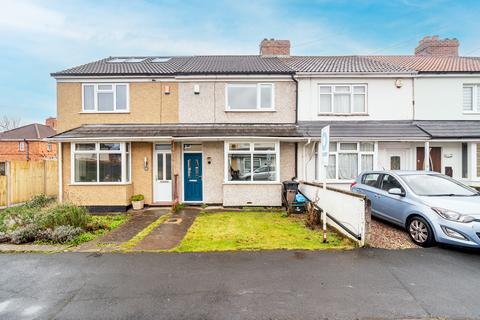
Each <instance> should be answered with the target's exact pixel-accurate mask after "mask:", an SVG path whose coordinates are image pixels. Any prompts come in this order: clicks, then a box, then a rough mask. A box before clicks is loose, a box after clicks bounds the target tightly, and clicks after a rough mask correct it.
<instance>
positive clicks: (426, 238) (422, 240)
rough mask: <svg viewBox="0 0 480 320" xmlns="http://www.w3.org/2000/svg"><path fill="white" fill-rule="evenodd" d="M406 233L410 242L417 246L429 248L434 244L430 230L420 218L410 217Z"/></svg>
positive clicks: (426, 223)
mask: <svg viewBox="0 0 480 320" xmlns="http://www.w3.org/2000/svg"><path fill="white" fill-rule="evenodd" d="M407 231H408V234H409V235H410V238H411V239H412V241H413V242H414V243H415V244H417V245H419V246H422V247H431V246H433V245H434V244H435V238H434V236H433V231H432V228H431V227H430V224H429V223H428V222H427V220H425V219H424V218H422V217H419V216H415V217H412V218H411V219H410V220H409V221H408V225H407Z"/></svg>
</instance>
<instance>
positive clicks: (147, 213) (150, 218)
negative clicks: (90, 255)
mask: <svg viewBox="0 0 480 320" xmlns="http://www.w3.org/2000/svg"><path fill="white" fill-rule="evenodd" d="M169 212H170V209H161V208H149V209H146V210H142V211H138V212H133V213H132V214H133V217H132V218H130V219H129V220H128V221H127V222H125V223H124V224H122V225H121V226H120V227H118V228H117V229H115V230H113V231H111V232H109V233H107V234H106V235H104V236H102V237H100V238H98V239H96V240H94V241H90V242H87V243H85V244H83V245H80V246H79V247H77V248H76V249H75V251H78V252H91V251H98V250H100V249H104V250H112V249H115V247H116V246H119V245H120V244H122V243H123V242H126V241H128V240H130V239H131V238H133V237H134V236H135V235H137V234H138V233H139V232H140V231H142V230H143V229H145V228H146V227H147V226H148V225H149V224H151V223H152V222H154V221H155V220H157V219H158V218H159V217H160V216H162V215H164V214H167V213H169ZM100 243H106V244H109V245H110V246H108V247H104V246H100V247H99V245H98V244H100Z"/></svg>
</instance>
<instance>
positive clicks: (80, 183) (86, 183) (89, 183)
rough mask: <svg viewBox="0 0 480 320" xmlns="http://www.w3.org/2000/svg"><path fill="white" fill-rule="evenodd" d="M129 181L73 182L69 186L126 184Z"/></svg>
mask: <svg viewBox="0 0 480 320" xmlns="http://www.w3.org/2000/svg"><path fill="white" fill-rule="evenodd" d="M131 184H132V183H131V182H73V183H69V184H68V185H69V186H128V185H131Z"/></svg>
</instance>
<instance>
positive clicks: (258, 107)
mask: <svg viewBox="0 0 480 320" xmlns="http://www.w3.org/2000/svg"><path fill="white" fill-rule="evenodd" d="M265 85H269V86H271V88H272V92H271V98H270V104H271V107H270V108H262V107H261V101H262V97H261V91H262V90H261V89H262V86H265ZM241 87H250V88H251V87H256V89H257V99H256V101H257V105H256V107H255V109H235V108H234V109H232V108H231V107H230V105H229V103H228V96H229V93H228V90H229V88H241ZM225 111H228V112H272V111H275V83H273V82H258V83H248V82H247V83H227V84H226V85H225Z"/></svg>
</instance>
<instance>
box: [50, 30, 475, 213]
mask: <svg viewBox="0 0 480 320" xmlns="http://www.w3.org/2000/svg"><path fill="white" fill-rule="evenodd" d="M458 47H459V42H458V40H456V39H439V38H438V37H426V38H424V39H423V40H422V41H421V42H420V44H419V46H418V47H417V49H416V54H415V55H411V56H293V55H290V42H289V41H287V40H274V39H270V40H269V39H265V40H263V41H262V42H261V43H260V54H259V55H244V56H215V55H212V56H182V57H164V56H158V57H109V58H105V59H102V60H99V61H95V62H91V63H87V64H85V65H81V66H78V67H73V68H70V69H67V70H64V71H60V72H56V73H53V74H52V76H53V77H54V78H55V79H56V81H57V119H58V127H57V131H58V134H57V135H56V136H55V137H53V138H51V139H49V141H50V142H57V143H58V146H59V162H60V167H61V170H60V171H59V172H60V180H59V197H60V199H61V200H68V201H73V202H76V203H78V204H81V205H85V206H89V207H90V208H91V209H92V210H112V209H116V210H118V209H125V208H127V207H128V206H129V204H130V201H129V198H130V196H131V195H133V194H137V193H141V194H144V195H145V202H146V203H147V204H149V205H165V204H171V203H172V202H173V201H180V202H187V203H207V204H222V205H224V206H247V205H263V206H279V205H281V201H282V199H281V182H282V181H283V180H287V179H290V178H292V177H298V178H300V179H304V180H320V179H321V177H322V176H326V178H327V181H328V182H329V183H331V184H336V185H338V186H341V187H348V185H349V183H350V182H352V181H353V178H354V177H355V176H356V175H357V174H358V173H359V172H361V171H363V170H367V169H383V168H385V169H429V170H430V169H431V170H436V171H441V172H444V173H445V174H449V175H452V176H454V177H456V178H459V179H463V180H464V181H465V182H467V183H469V184H471V185H476V184H477V183H478V184H479V185H480V156H479V155H480V149H479V150H478V151H477V144H479V143H480V126H479V124H480V58H472V57H459V56H458ZM326 125H330V126H331V142H332V143H331V147H330V158H329V159H330V160H329V163H328V167H327V168H326V170H322V168H323V166H322V165H321V163H320V157H319V155H318V143H319V141H320V130H321V129H322V128H323V127H324V126H326ZM425 150H428V152H425ZM477 160H478V162H479V163H478V164H477Z"/></svg>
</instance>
